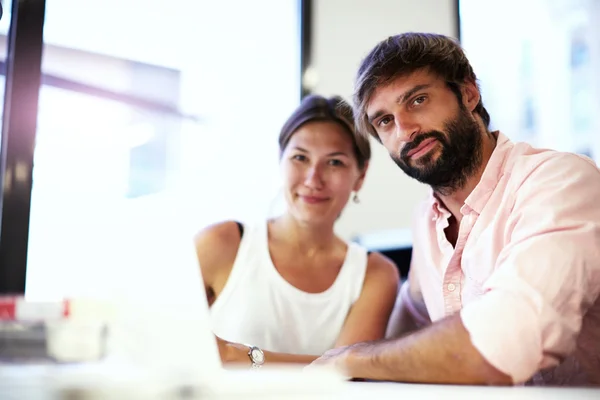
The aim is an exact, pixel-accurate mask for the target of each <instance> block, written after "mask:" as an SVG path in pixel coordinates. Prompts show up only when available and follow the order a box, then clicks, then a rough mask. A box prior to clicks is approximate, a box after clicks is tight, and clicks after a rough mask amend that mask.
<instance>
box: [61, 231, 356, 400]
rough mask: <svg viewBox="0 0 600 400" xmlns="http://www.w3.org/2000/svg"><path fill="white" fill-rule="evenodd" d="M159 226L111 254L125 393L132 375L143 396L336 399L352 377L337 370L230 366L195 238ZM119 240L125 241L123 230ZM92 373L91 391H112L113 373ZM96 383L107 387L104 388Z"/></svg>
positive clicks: (114, 344) (116, 359)
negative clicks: (178, 393) (177, 392)
mask: <svg viewBox="0 0 600 400" xmlns="http://www.w3.org/2000/svg"><path fill="white" fill-rule="evenodd" d="M160 228H161V229H158V228H154V229H146V230H145V231H144V232H140V231H137V232H128V233H127V235H126V236H129V239H128V240H126V241H125V244H123V242H121V243H122V244H121V247H120V248H118V249H119V250H118V251H116V252H115V253H114V254H117V255H118V257H115V258H117V260H115V259H113V263H114V264H113V268H112V269H111V270H112V271H113V272H112V274H113V275H114V278H115V279H111V280H110V282H111V284H110V285H111V286H110V287H109V288H106V290H107V291H108V292H110V293H111V296H112V298H113V299H117V300H116V302H117V307H116V309H117V311H118V312H117V314H116V315H117V317H116V318H115V320H114V321H113V338H112V341H111V344H110V346H109V357H108V361H107V362H108V363H111V364H112V365H115V366H117V367H116V368H122V369H121V370H120V372H119V373H118V374H116V375H118V377H117V378H118V379H117V382H120V383H119V385H118V386H119V387H120V388H121V389H122V388H123V387H124V386H123V385H125V383H126V382H127V379H125V377H129V378H130V379H133V377H134V376H135V379H138V380H140V379H142V380H143V383H140V384H141V386H144V387H145V390H146V391H148V390H150V388H151V387H155V388H156V390H159V388H160V390H161V391H162V392H164V390H166V389H167V388H169V391H171V390H175V389H177V390H187V391H188V392H190V391H191V392H194V393H202V395H203V396H204V395H206V394H207V393H208V394H212V395H226V396H235V395H240V396H254V395H260V396H263V395H265V396H266V395H268V396H273V395H277V396H280V395H281V396H288V395H326V396H328V398H331V396H334V397H335V395H336V394H338V393H340V390H341V389H342V385H343V382H345V381H347V378H346V377H344V376H342V375H340V374H339V373H337V372H335V371H330V370H322V371H321V370H319V371H314V370H313V371H310V372H308V371H305V370H304V369H303V367H302V366H292V365H268V363H267V364H265V365H264V366H263V367H262V368H259V369H251V368H250V362H248V367H247V368H239V367H236V368H234V369H230V368H225V367H224V366H223V364H222V362H221V359H220V357H219V352H218V346H217V343H216V339H215V336H214V334H213V333H212V330H211V324H210V310H209V306H208V302H207V299H206V294H205V290H204V283H203V280H202V276H201V271H200V267H199V265H198V259H197V256H196V251H195V247H194V243H193V239H192V236H191V235H188V234H182V233H181V232H179V233H178V229H176V227H174V228H172V229H168V228H167V227H165V226H161V227H160ZM120 236H121V238H123V237H124V236H123V232H121V233H120ZM115 265H116V268H115ZM123 361H126V362H125V363H124V362H123ZM125 365H132V366H135V367H138V366H142V367H143V368H142V370H143V373H142V374H141V375H140V373H139V372H135V373H134V372H131V373H128V372H126V370H127V368H126V367H124V366H125ZM103 371H109V370H103ZM113 371H114V369H113ZM130 371H137V369H136V368H133V369H131V370H130ZM94 374H95V375H94V379H93V380H91V381H90V383H91V382H95V383H94V384H93V385H92V386H93V387H95V389H96V390H100V389H102V390H107V388H108V387H109V386H110V385H108V382H109V381H111V379H112V378H111V377H110V371H109V372H108V374H109V376H105V377H104V378H103V379H98V374H100V372H99V370H98V369H96V370H95V372H94ZM102 375H104V373H102ZM82 376H83V375H81V374H80V378H81V377H82ZM113 377H114V375H113ZM63 382H64V380H63ZM97 382H103V384H102V385H101V386H99V385H98V383H97ZM152 385H154V386H152ZM67 386H69V385H67ZM71 386H72V385H71ZM136 386H138V387H140V385H136ZM119 393H121V392H119ZM120 395H122V394H120ZM132 395H133V394H131V393H130V394H127V396H129V397H131V396H132ZM144 395H145V396H148V395H149V394H148V393H145V394H144ZM188 395H189V393H188ZM187 398H194V397H187Z"/></svg>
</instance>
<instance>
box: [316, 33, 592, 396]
mask: <svg viewBox="0 0 600 400" xmlns="http://www.w3.org/2000/svg"><path fill="white" fill-rule="evenodd" d="M355 111H356V114H355V118H356V120H357V123H358V126H359V128H360V130H361V131H362V132H363V133H364V134H370V135H372V136H373V137H375V138H376V139H377V140H378V141H379V142H381V143H382V144H383V145H384V146H385V147H386V149H387V150H388V151H389V153H390V156H391V157H392V159H393V160H394V161H395V162H396V163H397V164H398V166H399V167H400V168H401V169H402V170H403V171H404V172H405V173H406V174H407V175H409V176H411V177H413V178H415V179H417V180H419V181H420V182H422V183H424V184H427V185H429V186H430V187H431V189H432V190H431V196H430V198H429V199H427V200H426V201H425V202H424V203H423V204H422V205H421V206H420V207H419V208H418V212H417V214H416V219H415V223H414V227H413V256H412V262H411V268H410V273H409V279H408V281H407V283H405V284H404V285H403V286H402V288H401V290H400V294H399V296H398V300H397V303H396V309H395V312H394V315H393V316H392V318H391V319H390V323H389V326H388V337H389V339H386V340H383V341H377V342H367V343H359V344H357V345H352V346H348V347H343V348H338V349H334V350H331V351H329V352H328V353H326V354H325V355H323V356H322V357H321V358H320V359H318V360H316V361H315V362H314V365H316V366H321V365H329V366H334V367H337V368H339V369H341V370H342V371H343V372H344V373H346V374H348V375H349V376H352V377H355V378H365V379H373V380H388V381H404V382H426V383H455V384H502V385H506V384H508V385H510V384H560V385H600V346H599V343H600V300H599V292H600V207H599V206H598V205H596V202H597V201H598V199H600V171H599V170H598V169H597V167H596V166H595V164H594V163H593V162H592V161H591V160H589V159H587V158H584V157H580V156H578V155H575V154H569V153H561V152H556V151H550V150H541V149H535V148H533V147H531V146H530V145H528V144H525V143H513V142H511V141H510V140H509V139H508V138H507V137H506V136H505V135H504V134H502V133H501V132H490V130H489V123H490V117H489V115H488V113H487V111H486V109H485V108H484V106H483V103H482V100H481V94H480V92H479V88H478V86H477V81H476V77H475V74H474V72H473V69H472V67H471V65H470V63H469V61H468V59H467V58H466V56H465V54H464V52H463V51H462V49H461V48H460V46H459V45H458V44H457V43H455V42H454V41H453V40H452V39H450V38H447V37H445V36H441V35H435V34H421V33H406V34H401V35H398V36H394V37H390V38H388V39H386V40H384V41H382V42H381V43H379V44H378V45H377V46H376V47H375V48H374V49H373V50H372V51H371V52H370V53H369V54H368V55H367V57H366V58H365V59H364V60H363V62H362V64H361V66H360V69H359V72H358V77H357V82H356V88H355ZM565 134H567V133H565Z"/></svg>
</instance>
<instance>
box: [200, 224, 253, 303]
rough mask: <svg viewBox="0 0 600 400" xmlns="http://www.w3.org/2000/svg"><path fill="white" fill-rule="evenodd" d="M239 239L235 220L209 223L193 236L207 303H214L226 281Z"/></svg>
mask: <svg viewBox="0 0 600 400" xmlns="http://www.w3.org/2000/svg"><path fill="white" fill-rule="evenodd" d="M240 241H241V237H240V231H239V228H238V225H237V223H236V222H235V221H226V222H220V223H218V224H214V225H210V226H208V227H206V228H205V229H203V230H201V231H200V232H198V233H197V234H196V236H195V237H194V242H195V245H196V254H197V256H198V263H199V265H200V272H201V273H202V280H203V281H204V288H205V289H206V297H207V299H208V304H209V305H212V303H214V301H215V300H216V298H217V296H218V295H219V293H221V290H223V287H225V283H227V279H228V278H229V274H230V273H231V269H232V268H233V263H234V262H235V257H236V255H237V251H238V248H239V246H240Z"/></svg>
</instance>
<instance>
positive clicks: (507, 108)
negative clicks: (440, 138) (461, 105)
mask: <svg viewBox="0 0 600 400" xmlns="http://www.w3.org/2000/svg"><path fill="white" fill-rule="evenodd" d="M484 3H485V4H484ZM459 8H460V10H459V11H460V25H461V41H462V43H463V46H464V47H465V50H466V51H467V55H468V56H469V59H470V60H471V62H472V64H473V68H474V69H475V73H476V74H477V75H478V78H479V80H480V81H481V86H482V94H483V101H484V104H485V105H486V108H487V109H488V111H489V112H490V115H491V119H492V125H493V128H494V129H501V130H502V131H503V132H504V133H506V134H507V135H508V136H509V137H510V138H511V139H513V140H515V141H519V140H525V141H528V142H530V143H532V144H533V145H536V146H539V147H547V148H554V149H557V150H563V151H571V152H577V153H582V154H586V155H589V156H591V157H592V158H595V160H596V162H599V161H600V140H599V139H598V135H597V132H598V129H600V118H599V117H598V115H599V113H598V111H600V73H598V71H600V46H599V45H598V43H600V29H599V28H598V24H596V23H594V21H598V18H600V2H598V1H593V0H592V1H590V0H581V1H568V0H532V1H528V2H518V1H516V0H510V1H492V2H479V1H474V0H461V1H460V2H459ZM492 15H493V16H494V17H493V18H490V16H492ZM532 15H534V16H535V23H534V24H532V23H531V16H532Z"/></svg>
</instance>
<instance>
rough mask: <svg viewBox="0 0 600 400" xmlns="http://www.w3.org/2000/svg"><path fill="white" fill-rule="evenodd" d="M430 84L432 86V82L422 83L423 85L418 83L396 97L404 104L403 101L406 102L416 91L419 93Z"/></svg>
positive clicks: (398, 101) (397, 100) (399, 102)
mask: <svg viewBox="0 0 600 400" xmlns="http://www.w3.org/2000/svg"><path fill="white" fill-rule="evenodd" d="M430 86H431V84H429V83H425V84H422V85H417V86H415V87H413V88H412V89H410V90H407V91H406V92H404V93H403V94H401V95H400V96H398V98H397V99H396V102H397V103H398V104H402V103H404V102H406V101H407V100H408V99H409V98H410V97H411V96H412V95H414V94H415V93H417V92H418V91H419V90H423V89H427V88H428V87H430Z"/></svg>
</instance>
